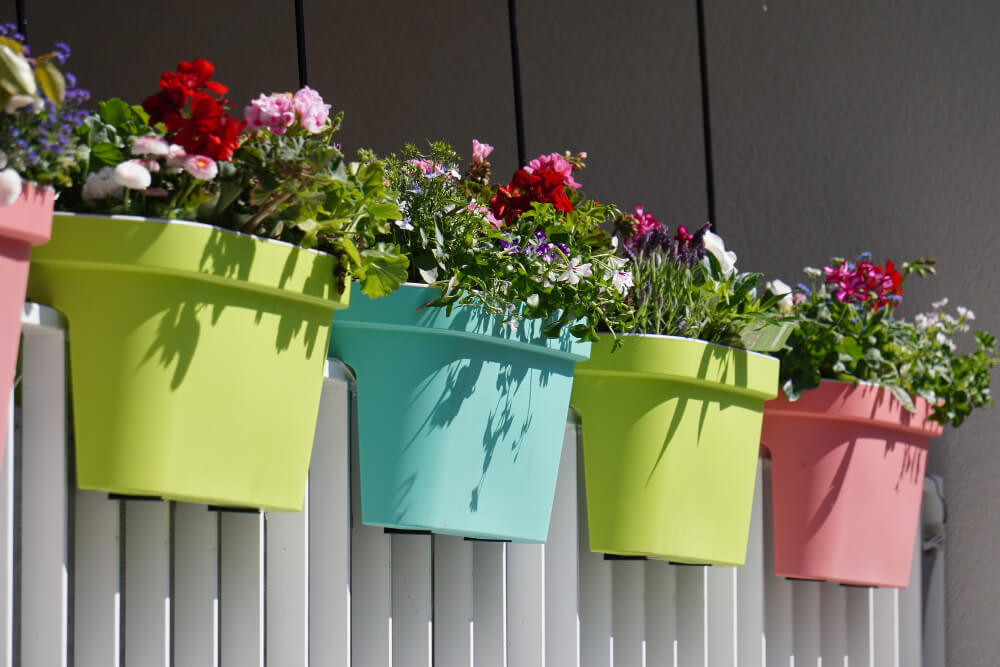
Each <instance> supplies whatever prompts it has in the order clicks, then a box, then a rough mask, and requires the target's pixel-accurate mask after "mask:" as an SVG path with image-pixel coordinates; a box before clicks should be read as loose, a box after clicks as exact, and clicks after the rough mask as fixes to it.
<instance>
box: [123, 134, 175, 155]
mask: <svg viewBox="0 0 1000 667" xmlns="http://www.w3.org/2000/svg"><path fill="white" fill-rule="evenodd" d="M169 153H170V144H168V143H167V141H166V139H162V138H160V137H136V140H135V141H133V142H132V155H155V156H156V157H164V156H166V155H168V154H169Z"/></svg>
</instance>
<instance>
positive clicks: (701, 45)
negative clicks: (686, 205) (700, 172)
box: [695, 0, 719, 233]
mask: <svg viewBox="0 0 1000 667" xmlns="http://www.w3.org/2000/svg"><path fill="white" fill-rule="evenodd" d="M695 4H696V6H697V10H698V64H699V67H700V69H701V127H702V134H703V135H704V139H705V195H706V197H707V199H708V221H709V222H711V223H712V231H714V232H716V233H718V231H719V223H718V221H717V220H716V219H715V174H714V168H713V164H712V112H711V107H710V106H709V103H708V53H707V51H706V48H705V6H704V1H703V0H695Z"/></svg>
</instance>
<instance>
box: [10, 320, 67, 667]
mask: <svg viewBox="0 0 1000 667" xmlns="http://www.w3.org/2000/svg"><path fill="white" fill-rule="evenodd" d="M21 348H22V366H23V368H24V369H25V370H24V372H25V378H24V379H23V381H22V383H21V391H22V397H23V405H24V407H23V409H22V415H21V418H22V421H21V442H20V449H19V456H20V457H21V549H22V553H26V554H29V555H30V557H29V558H22V559H21V581H20V584H21V595H20V600H21V609H20V611H21V618H20V625H21V641H20V654H21V655H20V662H21V664H24V665H46V666H49V665H52V666H55V665H65V664H67V660H68V658H69V655H68V632H69V628H68V622H69V618H68V612H69V562H68V548H67V533H66V528H67V516H66V514H67V509H68V506H67V499H68V497H67V493H68V491H67V484H66V434H67V428H66V398H65V389H64V378H65V377H66V337H65V334H64V332H63V331H62V329H59V328H49V327H42V326H31V325H29V326H28V328H27V330H26V331H25V335H24V337H23V342H22V346H21Z"/></svg>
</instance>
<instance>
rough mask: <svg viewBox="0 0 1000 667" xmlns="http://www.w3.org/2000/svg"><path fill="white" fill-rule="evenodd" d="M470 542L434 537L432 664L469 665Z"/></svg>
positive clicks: (470, 662)
mask: <svg viewBox="0 0 1000 667" xmlns="http://www.w3.org/2000/svg"><path fill="white" fill-rule="evenodd" d="M472 550H473V546H472V542H469V541H467V540H464V539H462V538H461V537H452V536H450V535H435V536H434V664H435V666H436V667H472V628H473V626H472V596H473V593H472V576H473V575H472Z"/></svg>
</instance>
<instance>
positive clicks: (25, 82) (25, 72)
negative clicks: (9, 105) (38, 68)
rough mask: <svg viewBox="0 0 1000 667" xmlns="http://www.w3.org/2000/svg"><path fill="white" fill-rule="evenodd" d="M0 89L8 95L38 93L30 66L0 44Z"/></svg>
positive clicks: (7, 47)
mask: <svg viewBox="0 0 1000 667" xmlns="http://www.w3.org/2000/svg"><path fill="white" fill-rule="evenodd" d="M0 88H2V89H3V90H5V91H7V93H8V94H9V95H30V96H32V97H34V96H35V95H37V93H38V87H37V86H36V85H35V77H34V75H33V74H32V72H31V65H29V64H28V61H27V60H25V59H24V56H22V55H21V54H19V53H15V52H14V51H13V50H12V49H11V48H10V47H9V46H6V45H3V44H0Z"/></svg>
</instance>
